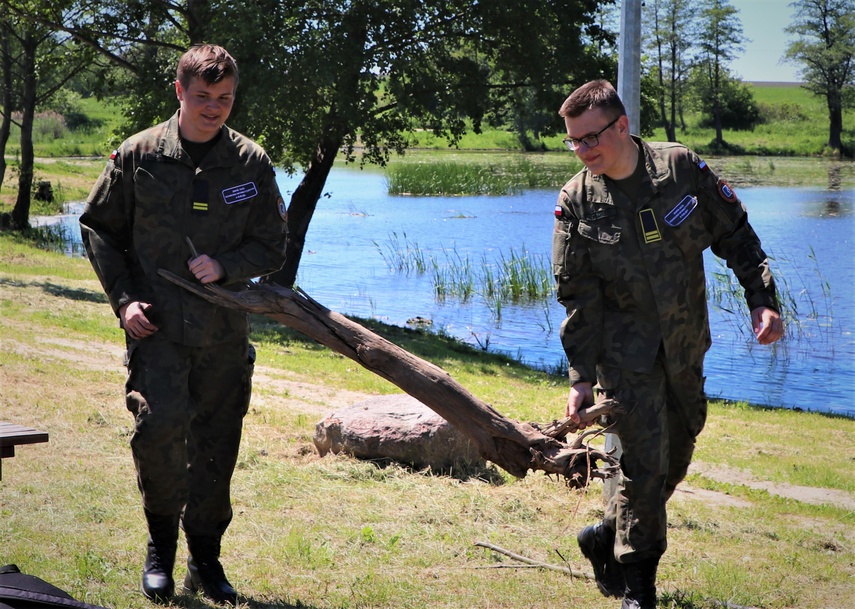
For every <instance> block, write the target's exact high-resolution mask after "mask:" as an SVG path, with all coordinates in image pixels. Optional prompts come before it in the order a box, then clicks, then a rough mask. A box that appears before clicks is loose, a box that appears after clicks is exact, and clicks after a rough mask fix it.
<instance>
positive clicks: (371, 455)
mask: <svg viewBox="0 0 855 609" xmlns="http://www.w3.org/2000/svg"><path fill="white" fill-rule="evenodd" d="M314 442H315V447H316V448H317V449H318V453H320V455H321V456H322V457H323V456H324V455H325V454H327V453H328V452H332V453H335V454H337V453H339V452H343V453H345V454H349V455H352V456H354V457H357V458H360V459H393V460H395V461H398V462H400V463H404V464H406V465H410V466H412V467H415V468H418V469H422V468H425V467H430V468H431V469H435V470H448V469H458V468H466V467H472V466H476V465H477V466H480V465H483V464H484V460H483V459H482V458H481V457H480V455H479V454H478V451H477V450H476V449H475V447H474V445H473V444H472V443H471V442H470V441H469V440H468V439H467V438H466V436H464V435H463V434H461V433H460V432H458V431H457V430H456V429H455V428H454V427H452V426H451V424H449V423H448V421H446V420H445V419H443V418H442V417H441V416H439V415H438V414H436V413H435V412H434V411H432V410H431V409H430V408H428V407H427V406H425V405H424V404H422V403H421V402H419V401H418V400H417V399H415V398H413V397H411V396H409V395H386V396H377V397H375V398H371V399H370V400H366V401H364V402H358V403H356V404H351V405H350V406H346V407H344V408H341V409H340V410H338V411H336V412H333V413H331V414H329V415H328V416H327V417H326V418H325V419H324V420H322V421H321V422H319V423H318V424H317V425H316V426H315V437H314Z"/></svg>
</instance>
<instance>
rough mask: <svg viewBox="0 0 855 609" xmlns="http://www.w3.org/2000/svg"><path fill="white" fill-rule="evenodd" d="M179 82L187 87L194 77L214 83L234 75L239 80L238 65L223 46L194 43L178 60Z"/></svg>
mask: <svg viewBox="0 0 855 609" xmlns="http://www.w3.org/2000/svg"><path fill="white" fill-rule="evenodd" d="M177 76H178V82H180V83H181V86H182V87H184V88H187V87H188V86H190V81H191V80H192V79H193V78H201V79H202V80H204V81H205V83H207V84H209V85H213V84H214V83H218V82H220V81H222V80H224V79H226V78H229V77H232V76H233V77H234V79H235V86H237V81H238V67H237V62H236V61H235V58H234V57H232V56H231V55H229V52H228V51H227V50H225V49H224V48H223V47H221V46H217V45H214V44H194V45H193V46H192V47H190V48H189V49H188V50H187V52H186V53H184V54H183V55H182V56H181V59H179V60H178V74H177Z"/></svg>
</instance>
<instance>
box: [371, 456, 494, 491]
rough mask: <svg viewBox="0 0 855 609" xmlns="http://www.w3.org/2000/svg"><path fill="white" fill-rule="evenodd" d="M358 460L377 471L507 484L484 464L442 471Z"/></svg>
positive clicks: (492, 467) (392, 462) (404, 464)
mask: <svg viewBox="0 0 855 609" xmlns="http://www.w3.org/2000/svg"><path fill="white" fill-rule="evenodd" d="M358 460H359V461H363V462H368V463H371V464H373V465H375V466H376V467H377V468H378V469H385V468H387V467H399V468H401V469H402V470H404V471H405V472H407V473H409V474H414V475H416V476H437V477H447V478H453V479H454V480H460V481H461V482H466V481H469V480H479V481H481V482H485V483H487V484H490V485H492V486H502V485H503V484H505V482H507V480H506V479H505V477H504V476H503V475H502V473H501V472H500V471H499V470H498V469H497V468H496V467H495V466H494V465H487V464H484V463H469V464H466V465H462V466H458V467H454V468H451V467H449V468H442V469H432V468H430V467H427V468H417V467H413V466H411V465H408V464H406V463H402V462H400V461H396V460H394V459H391V458H389V459H358Z"/></svg>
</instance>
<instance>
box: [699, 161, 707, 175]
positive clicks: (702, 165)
mask: <svg viewBox="0 0 855 609" xmlns="http://www.w3.org/2000/svg"><path fill="white" fill-rule="evenodd" d="M698 169H700V170H701V173H706V172H708V171H709V170H710V166H709V165H707V162H706V161H705V160H703V159H701V161H700V162H699V163H698Z"/></svg>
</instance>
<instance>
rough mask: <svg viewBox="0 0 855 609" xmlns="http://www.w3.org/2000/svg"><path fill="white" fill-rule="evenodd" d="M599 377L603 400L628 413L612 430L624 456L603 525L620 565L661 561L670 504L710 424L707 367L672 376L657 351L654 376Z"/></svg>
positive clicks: (605, 372)
mask: <svg viewBox="0 0 855 609" xmlns="http://www.w3.org/2000/svg"><path fill="white" fill-rule="evenodd" d="M598 377H599V383H598V390H599V392H600V395H602V396H604V397H608V398H612V399H614V400H616V401H617V402H618V403H619V404H620V405H621V407H622V409H623V413H622V414H619V415H615V416H613V417H612V419H613V421H614V426H613V427H612V428H611V430H610V431H612V432H614V433H615V434H617V436H618V438H620V442H621V448H622V450H623V454H622V456H621V460H620V466H621V476H620V479H619V481H618V485H617V492H615V494H614V495H613V496H612V497H611V499H610V500H609V504H608V507H607V508H606V515H605V517H604V519H603V522H604V523H605V524H606V525H607V526H609V527H610V528H611V529H613V530H614V531H615V532H616V535H615V557H616V558H617V560H618V562H621V563H629V562H637V561H639V560H645V559H648V558H659V557H660V556H661V555H662V554H663V553H664V552H665V549H666V547H667V540H666V528H667V515H666V509H665V504H666V502H667V501H668V499H670V498H671V495H672V494H673V493H674V489H675V488H676V487H677V484H679V483H680V481H682V480H683V478H685V477H686V472H687V471H688V469H689V463H690V462H691V460H692V454H693V453H694V450H695V439H696V438H697V436H698V434H700V433H701V430H702V429H703V427H704V424H705V422H706V417H707V400H706V395H705V393H704V376H703V363H702V362H699V363H698V364H697V365H696V366H690V367H689V368H685V369H683V370H682V371H680V372H678V373H670V372H668V370H667V366H666V365H665V362H664V352H663V351H662V350H661V349H660V351H659V355H658V356H657V358H656V363H655V364H654V366H653V370H652V371H651V372H650V373H649V374H641V373H637V372H631V371H628V370H619V369H616V368H607V367H601V368H600V369H599V370H598Z"/></svg>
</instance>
